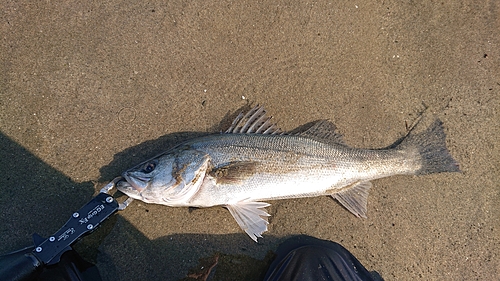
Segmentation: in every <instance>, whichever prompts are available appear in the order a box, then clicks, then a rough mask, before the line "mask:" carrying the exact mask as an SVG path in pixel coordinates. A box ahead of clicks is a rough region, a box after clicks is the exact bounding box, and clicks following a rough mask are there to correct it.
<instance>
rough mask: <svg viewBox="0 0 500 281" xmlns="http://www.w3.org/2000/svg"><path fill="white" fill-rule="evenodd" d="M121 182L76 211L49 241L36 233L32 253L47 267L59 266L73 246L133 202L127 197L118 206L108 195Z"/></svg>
mask: <svg viewBox="0 0 500 281" xmlns="http://www.w3.org/2000/svg"><path fill="white" fill-rule="evenodd" d="M120 180H121V177H117V178H115V179H114V180H113V181H111V182H110V183H108V184H107V185H106V186H104V187H103V188H102V189H101V191H100V193H99V194H98V195H97V196H95V197H94V198H92V200H90V201H89V202H88V203H87V204H86V205H85V206H83V207H82V208H80V209H79V210H78V211H76V212H74V213H73V214H72V215H71V217H70V218H69V219H68V221H67V222H66V224H65V225H64V226H63V227H61V229H59V230H58V231H57V232H56V233H55V234H53V235H51V236H50V237H48V238H43V237H41V236H39V235H38V234H34V235H33V240H34V242H35V248H34V249H33V251H32V255H33V256H34V257H36V259H37V260H39V261H40V262H41V263H43V264H46V265H50V264H54V263H57V262H59V260H60V258H61V255H62V254H63V253H64V252H66V251H69V250H71V245H72V244H73V243H74V242H76V241H77V240H78V239H79V238H81V237H82V236H84V235H87V234H89V233H91V232H93V231H94V230H96V229H97V227H98V226H100V224H101V223H102V222H103V221H105V220H106V219H107V218H109V217H110V216H111V215H113V214H114V213H115V212H117V211H119V210H124V209H125V208H126V207H127V206H128V205H129V204H130V202H132V200H133V199H132V198H128V199H127V200H125V201H124V202H123V203H118V202H117V201H116V199H115V198H113V196H112V195H110V194H109V192H110V191H111V190H112V189H113V188H114V187H115V185H116V183H117V182H118V181H120Z"/></svg>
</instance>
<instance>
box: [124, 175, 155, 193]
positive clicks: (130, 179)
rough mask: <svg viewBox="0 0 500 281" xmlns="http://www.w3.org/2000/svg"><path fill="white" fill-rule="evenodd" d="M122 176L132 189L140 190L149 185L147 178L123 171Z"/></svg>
mask: <svg viewBox="0 0 500 281" xmlns="http://www.w3.org/2000/svg"><path fill="white" fill-rule="evenodd" d="M122 176H123V178H125V180H126V181H127V183H128V184H129V185H130V187H132V188H133V189H134V190H136V191H138V192H141V191H143V190H144V189H146V188H147V187H148V186H149V178H143V177H136V176H131V175H130V174H129V173H127V172H125V173H123V175H122Z"/></svg>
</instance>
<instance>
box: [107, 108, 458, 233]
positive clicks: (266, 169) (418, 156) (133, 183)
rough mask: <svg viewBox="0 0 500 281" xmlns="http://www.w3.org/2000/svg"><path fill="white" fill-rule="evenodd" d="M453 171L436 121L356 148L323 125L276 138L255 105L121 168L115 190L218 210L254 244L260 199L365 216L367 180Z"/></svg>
mask: <svg viewBox="0 0 500 281" xmlns="http://www.w3.org/2000/svg"><path fill="white" fill-rule="evenodd" d="M457 171H459V167H458V163H457V162H456V161H455V160H454V159H453V158H452V157H451V155H450V154H449V152H448V150H447V149H446V146H445V134H444V131H443V128H442V123H441V121H439V120H436V121H435V122H434V123H433V124H432V125H431V126H430V127H429V128H428V129H427V130H425V131H423V132H421V133H418V134H415V133H412V131H410V133H409V134H408V135H407V136H406V137H405V138H404V139H402V140H401V141H400V142H398V143H396V144H394V145H393V146H391V147H390V148H386V149H378V150H372V149H358V148H352V147H349V146H348V145H346V144H345V143H344V142H343V141H342V137H341V136H340V135H339V134H338V133H336V132H335V126H334V125H333V124H332V123H330V122H329V121H326V120H321V121H318V122H316V123H315V124H314V125H312V126H311V127H310V128H309V129H307V130H306V131H303V132H301V133H288V134H287V133H282V132H281V131H280V130H279V129H278V127H277V126H276V125H275V124H274V123H273V122H271V118H270V117H269V116H268V115H266V112H265V110H264V108H263V107H258V106H257V107H255V108H253V109H252V110H250V111H249V112H248V113H247V114H246V115H242V114H240V115H239V116H238V117H237V118H236V120H234V122H233V124H232V126H231V128H229V129H228V130H227V131H226V132H225V133H222V134H214V135H209V136H205V137H199V138H195V139H192V140H189V141H186V142H184V143H182V144H180V145H178V146H176V147H174V148H172V149H170V150H168V151H167V152H165V153H163V154H161V155H159V156H157V157H155V158H153V159H151V160H148V161H146V162H144V163H141V164H139V165H137V166H135V167H134V168H132V169H130V170H127V171H126V172H124V173H123V175H122V176H123V178H124V179H125V180H123V181H120V182H118V183H117V188H118V189H119V190H120V191H122V192H123V193H125V194H126V195H128V196H129V197H131V198H133V199H139V200H142V201H144V202H146V203H156V204H163V205H167V206H172V207H187V206H192V207H210V206H216V205H222V206H224V207H226V208H227V209H228V210H229V212H230V213H231V215H233V217H234V218H235V219H236V222H237V223H238V225H239V226H240V227H241V228H242V229H243V230H244V231H245V232H246V233H247V234H248V235H249V236H250V237H251V238H252V239H253V240H255V241H257V237H262V236H261V234H262V233H263V232H264V231H266V230H267V224H268V222H267V217H268V216H269V214H268V213H267V212H266V211H265V210H264V208H265V207H267V206H269V204H267V203H264V202H263V201H267V200H276V199H287V198H300V197H313V196H322V195H330V196H332V197H333V198H335V199H336V200H338V201H339V202H340V203H341V204H342V205H343V206H344V207H345V208H347V209H348V210H349V211H351V212H352V213H353V214H354V215H356V216H358V217H366V203H367V198H368V190H369V189H370V187H371V186H372V184H371V183H370V182H369V181H370V180H373V179H378V178H383V177H388V176H392V175H403V174H404V175H422V174H431V173H439V172H457Z"/></svg>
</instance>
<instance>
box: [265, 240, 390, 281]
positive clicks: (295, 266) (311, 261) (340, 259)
mask: <svg viewBox="0 0 500 281" xmlns="http://www.w3.org/2000/svg"><path fill="white" fill-rule="evenodd" d="M276 254H277V257H276V259H275V260H274V262H273V263H272V264H271V266H270V268H269V270H268V272H267V274H266V277H265V278H264V280H266V281H278V280H297V281H298V280H303V281H306V280H311V281H317V280H382V278H381V277H380V275H378V273H376V272H374V273H370V272H369V271H368V270H366V268H365V267H364V266H363V265H362V264H361V263H360V262H359V261H358V260H357V259H356V258H355V257H354V256H353V255H352V254H351V253H350V252H349V251H347V250H346V249H345V248H344V247H342V246H341V245H340V244H338V243H335V242H331V241H325V240H319V239H316V238H313V237H309V236H298V237H293V238H290V239H288V240H286V241H285V242H283V243H282V244H281V245H280V246H279V247H278V250H277V252H276Z"/></svg>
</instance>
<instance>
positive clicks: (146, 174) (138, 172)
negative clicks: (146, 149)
mask: <svg viewBox="0 0 500 281" xmlns="http://www.w3.org/2000/svg"><path fill="white" fill-rule="evenodd" d="M174 165H175V156H173V155H171V154H166V155H161V156H158V157H156V158H153V159H150V160H148V161H145V162H143V163H141V164H139V165H137V166H134V167H133V168H131V169H128V170H126V171H125V172H123V174H122V177H123V178H124V180H122V181H120V182H118V183H117V189H118V190H120V191H121V192H123V193H125V194H126V195H127V196H129V197H132V198H134V199H139V200H142V201H145V202H148V200H149V201H151V200H152V198H145V197H144V196H145V195H146V194H150V193H152V192H153V193H154V192H158V191H159V190H161V189H166V188H169V187H171V186H173V185H174V184H175V182H176V180H175V179H174V177H173V174H172V171H173V170H174ZM153 201H154V200H153ZM152 203H153V202H152Z"/></svg>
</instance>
